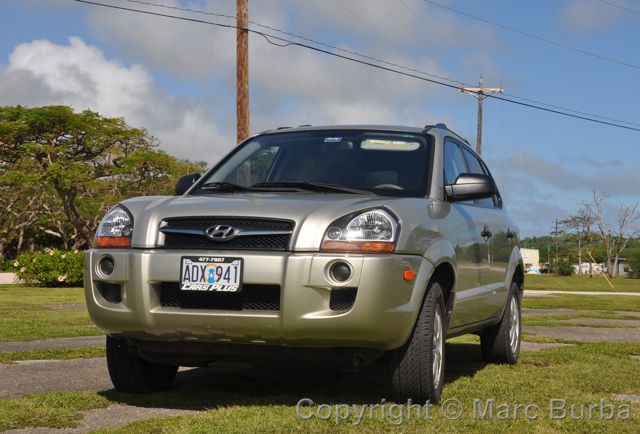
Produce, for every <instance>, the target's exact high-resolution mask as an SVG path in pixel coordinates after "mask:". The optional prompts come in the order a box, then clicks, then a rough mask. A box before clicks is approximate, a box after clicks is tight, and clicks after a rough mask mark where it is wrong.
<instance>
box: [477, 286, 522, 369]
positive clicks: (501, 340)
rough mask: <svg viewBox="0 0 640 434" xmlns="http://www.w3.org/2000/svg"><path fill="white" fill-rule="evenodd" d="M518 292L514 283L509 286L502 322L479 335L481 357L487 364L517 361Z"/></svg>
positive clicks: (518, 351)
mask: <svg viewBox="0 0 640 434" xmlns="http://www.w3.org/2000/svg"><path fill="white" fill-rule="evenodd" d="M518 291H519V288H518V285H517V284H516V283H515V282H514V283H513V284H512V285H511V291H510V292H509V297H508V298H507V306H506V307H505V310H504V313H503V314H502V320H501V321H500V322H499V323H498V324H496V325H495V326H493V327H490V328H488V329H486V330H484V331H483V332H482V334H481V335H480V346H481V348H482V357H483V358H484V360H485V361H487V362H492V363H507V364H510V365H513V364H515V363H516V362H517V361H518V357H519V356H520V340H521V334H522V323H521V321H520V298H519V297H518Z"/></svg>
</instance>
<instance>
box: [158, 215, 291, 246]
mask: <svg viewBox="0 0 640 434" xmlns="http://www.w3.org/2000/svg"><path fill="white" fill-rule="evenodd" d="M217 225H224V226H231V227H233V228H234V229H236V230H238V231H239V232H240V234H239V235H237V236H236V237H235V238H232V239H230V240H227V241H214V240H211V239H209V238H208V237H206V236H205V235H204V231H205V230H206V229H207V228H211V227H214V226H217ZM293 227H294V223H293V222H292V221H290V220H268V219H257V218H252V219H250V218H226V217H225V218H223V217H214V218H211V217H202V218H197V217H191V218H176V219H167V220H165V221H164V225H163V226H162V228H161V232H162V230H187V231H189V230H192V231H193V230H195V231H203V234H193V233H176V232H164V233H161V237H160V239H161V240H162V238H164V242H162V241H161V243H160V246H159V247H164V248H165V249H189V250H275V251H286V250H288V249H289V242H290V241H291V232H292V231H293ZM242 231H245V232H246V231H253V232H256V231H260V232H264V234H260V235H241V233H242ZM269 232H275V233H274V234H270V233H269ZM278 232H280V233H278ZM282 232H287V233H285V234H282Z"/></svg>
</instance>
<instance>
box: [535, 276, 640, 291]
mask: <svg viewBox="0 0 640 434" xmlns="http://www.w3.org/2000/svg"><path fill="white" fill-rule="evenodd" d="M609 280H610V281H611V283H612V284H613V286H614V287H613V288H611V286H609V284H608V283H607V281H606V280H605V278H604V277H603V276H593V277H587V276H556V275H553V274H543V275H541V276H536V275H535V274H527V275H526V276H525V285H524V286H525V289H533V290H537V289H543V290H547V291H589V292H594V291H595V292H597V291H604V292H640V279H627V278H622V277H620V278H616V279H609Z"/></svg>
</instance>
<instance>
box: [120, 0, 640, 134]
mask: <svg viewBox="0 0 640 434" xmlns="http://www.w3.org/2000/svg"><path fill="white" fill-rule="evenodd" d="M125 1H127V2H129V3H138V4H143V5H148V6H155V7H159V8H165V9H173V10H179V11H184V12H192V13H197V14H202V15H210V16H216V17H222V18H229V19H233V20H235V18H236V17H235V16H233V15H226V14H221V13H215V12H208V11H203V10H200V9H190V8H184V7H178V6H169V5H165V4H161V3H153V2H149V1H142V0H125ZM400 1H401V3H402V4H403V5H404V6H405V7H406V8H407V9H408V10H409V11H411V12H412V13H413V14H416V15H418V16H419V14H417V12H416V11H415V10H414V9H412V8H409V7H408V6H407V5H406V4H405V3H404V1H403V0H400ZM333 2H334V3H335V4H336V5H337V6H339V7H341V8H342V9H343V10H344V11H345V12H347V13H348V14H349V15H351V16H353V17H354V18H355V19H357V20H358V21H360V22H361V23H362V24H364V25H366V26H367V27H370V28H372V29H374V30H375V27H373V26H371V25H370V24H369V23H367V22H366V21H364V20H363V19H362V18H360V17H359V16H358V15H357V14H356V13H355V12H353V11H351V10H350V9H348V8H346V7H345V6H344V5H342V4H341V3H340V2H339V1H338V0H333ZM387 12H388V11H387ZM422 22H423V23H424V24H425V25H426V26H427V27H429V28H430V29H431V30H433V31H434V32H435V29H433V28H432V27H431V26H429V24H428V23H427V22H426V21H424V20H422ZM249 23H250V24H252V25H254V26H256V27H260V28H263V29H268V30H271V31H274V32H278V33H280V34H283V35H287V36H291V37H293V38H296V39H299V40H301V41H306V42H309V43H312V44H316V45H321V46H323V47H326V48H330V49H332V50H336V51H340V52H343V53H347V54H351V55H353V56H358V57H361V58H363V59H368V60H372V61H374V62H378V63H382V64H385V65H388V66H392V67H395V68H401V69H404V70H406V71H410V72H415V73H418V74H422V75H426V76H428V77H432V78H436V79H440V80H444V81H449V82H451V83H456V84H459V85H460V86H462V87H472V86H473V85H472V84H469V83H466V82H463V81H459V80H456V79H453V78H451V77H445V76H442V75H437V74H433V73H429V72H426V71H421V70H418V69H415V68H411V67H408V66H405V65H400V64H398V63H394V62H389V61H387V60H384V59H380V58H377V57H373V56H370V55H367V54H363V53H359V52H357V51H353V50H349V49H346V48H342V47H337V46H335V45H331V44H327V43H325V42H322V41H318V40H315V39H311V38H307V37H305V36H301V35H298V34H295V33H291V32H287V31H285V30H281V29H278V28H276V27H272V26H268V25H265V24H261V23H258V22H256V21H253V20H249ZM436 33H437V32H436ZM437 34H438V36H440V37H441V38H442V39H443V40H445V42H447V43H448V44H449V46H450V47H451V48H452V49H454V50H455V49H456V48H455V47H454V46H453V44H451V42H450V41H448V40H447V39H446V38H445V37H444V36H443V35H441V34H439V33H437ZM382 36H383V37H385V38H386V39H387V40H389V41H390V42H392V43H393V44H395V45H396V46H398V47H400V48H402V47H401V46H400V44H399V43H397V42H396V41H394V40H392V39H390V38H388V37H386V36H385V35H382ZM271 43H272V44H273V42H271ZM273 45H278V44H273ZM289 45H291V44H288V43H286V44H283V45H279V46H282V47H286V46H289ZM475 66H476V68H477V67H478V66H477V65H475ZM503 95H505V96H508V97H510V98H514V99H517V100H520V101H525V102H529V103H533V104H537V105H542V106H545V107H549V108H552V109H558V110H561V111H567V112H570V113H575V114H579V115H583V116H589V117H593V118H598V119H603V120H606V121H612V122H617V123H621V124H627V125H635V126H638V127H640V123H636V122H630V121H624V120H620V119H615V118H611V117H608V116H601V115H597V114H593V113H588V112H584V111H580V110H575V109H571V108H567V107H563V106H560V105H556V104H549V103H545V102H542V101H539V100H535V99H532V98H526V97H522V96H518V95H514V94H511V93H506V92H505V93H503ZM473 96H477V95H473Z"/></svg>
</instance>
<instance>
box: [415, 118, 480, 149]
mask: <svg viewBox="0 0 640 434" xmlns="http://www.w3.org/2000/svg"><path fill="white" fill-rule="evenodd" d="M431 128H440V129H443V130H447V131H450V132H452V133H453V134H455V135H456V136H458V137H459V138H460V139H462V141H463V142H464V143H466V144H467V146H469V147H471V143H469V140H467V139H466V138H465V137H463V136H462V135H460V134H458V133H456V132H455V131H453V130H452V129H451V128H449V127H448V126H447V124H445V123H444V122H438V123H437V124H435V125H425V127H424V132H425V133H426V132H428V131H429V130H430V129H431Z"/></svg>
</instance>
